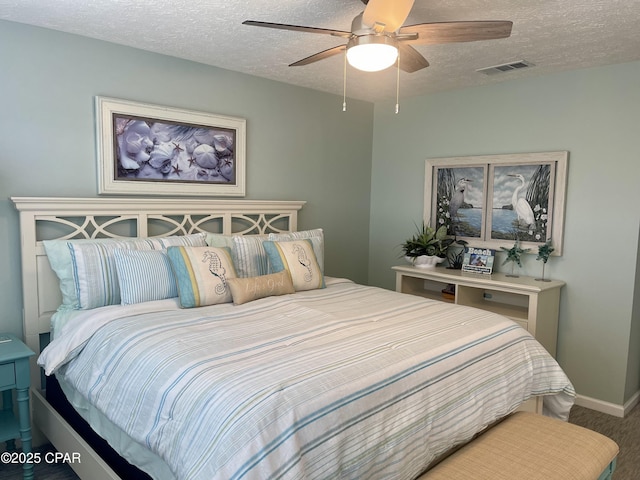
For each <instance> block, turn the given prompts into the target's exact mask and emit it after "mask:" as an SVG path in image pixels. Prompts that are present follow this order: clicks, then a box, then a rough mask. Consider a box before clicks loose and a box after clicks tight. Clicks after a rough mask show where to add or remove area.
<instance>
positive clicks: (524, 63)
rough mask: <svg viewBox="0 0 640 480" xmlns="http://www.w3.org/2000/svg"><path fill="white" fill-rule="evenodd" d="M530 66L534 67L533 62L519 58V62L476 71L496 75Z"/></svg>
mask: <svg viewBox="0 0 640 480" xmlns="http://www.w3.org/2000/svg"><path fill="white" fill-rule="evenodd" d="M528 67H533V63H531V62H527V61H525V60H518V61H517V62H511V63H503V64H502V65H495V66H493V67H486V68H480V69H478V70H476V72H480V73H484V74H485V75H496V74H498V73H505V72H511V71H513V70H522V69H523V68H528Z"/></svg>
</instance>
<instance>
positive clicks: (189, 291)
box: [167, 247, 237, 308]
mask: <svg viewBox="0 0 640 480" xmlns="http://www.w3.org/2000/svg"><path fill="white" fill-rule="evenodd" d="M167 256H168V257H169V261H170V262H171V267H172V269H173V273H174V275H175V278H176V283H177V285H178V296H179V297H180V306H181V307H182V308H192V307H202V306H204V305H214V304H216V303H229V302H231V300H232V297H231V290H230V288H229V284H228V282H227V279H229V278H235V277H236V276H237V275H236V271H235V268H234V266H233V260H232V259H231V251H230V250H229V249H228V248H215V247H169V248H168V249H167Z"/></svg>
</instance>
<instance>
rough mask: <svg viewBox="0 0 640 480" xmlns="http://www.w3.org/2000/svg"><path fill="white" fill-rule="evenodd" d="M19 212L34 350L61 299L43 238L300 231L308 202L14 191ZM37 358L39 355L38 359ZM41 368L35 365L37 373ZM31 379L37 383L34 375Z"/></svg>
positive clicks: (28, 338) (26, 324)
mask: <svg viewBox="0 0 640 480" xmlns="http://www.w3.org/2000/svg"><path fill="white" fill-rule="evenodd" d="M11 200H12V201H13V203H14V205H15V207H16V208H17V209H18V211H19V212H20V243H21V259H22V262H21V264H22V299H23V329H24V340H25V342H26V343H27V345H28V346H29V348H31V349H32V350H33V351H34V352H37V353H39V352H40V349H41V340H40V336H41V335H42V334H46V333H48V332H49V330H50V326H49V325H50V319H51V315H52V314H53V312H55V310H56V308H57V307H58V306H59V305H60V303H61V294H60V289H59V287H58V279H57V277H56V275H55V273H54V272H53V270H51V267H50V266H49V262H48V260H47V256H46V252H45V250H44V247H43V246H42V241H43V240H55V239H67V240H69V239H78V238H107V237H164V236H169V235H187V234H191V233H198V232H210V233H222V234H231V233H233V234H240V235H245V234H264V233H271V232H277V233H279V232H287V231H295V230H296V229H297V222H298V217H297V215H298V210H300V209H301V208H302V206H303V205H304V204H305V202H298V201H258V200H256V201H254V200H203V199H175V198H170V199H169V198H163V199H161V198H154V199H143V198H120V197H119V198H115V197H114V198H111V197H101V198H45V197H41V198H38V197H11ZM34 361H35V359H34ZM38 370H39V369H37V368H32V377H33V379H37V378H39V371H38ZM32 385H38V383H35V382H33V381H32Z"/></svg>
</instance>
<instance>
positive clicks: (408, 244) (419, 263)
mask: <svg viewBox="0 0 640 480" xmlns="http://www.w3.org/2000/svg"><path fill="white" fill-rule="evenodd" d="M453 242H454V240H453V238H450V237H449V236H448V235H447V227H446V226H441V227H440V228H438V229H435V228H433V227H430V226H429V225H426V224H425V223H424V222H422V224H421V225H420V226H417V225H416V233H414V234H413V236H412V237H411V238H409V239H407V240H405V242H404V243H403V244H402V253H403V256H404V257H405V259H406V260H407V261H408V262H410V263H411V264H413V265H415V266H416V267H421V268H430V267H435V266H436V265H437V264H438V263H440V262H443V261H444V260H445V259H446V258H447V250H448V248H449V246H450V245H451V244H452V243H453Z"/></svg>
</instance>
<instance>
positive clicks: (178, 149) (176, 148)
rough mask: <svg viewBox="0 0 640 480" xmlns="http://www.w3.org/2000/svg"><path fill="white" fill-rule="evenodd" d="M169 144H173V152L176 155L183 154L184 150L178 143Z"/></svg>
mask: <svg viewBox="0 0 640 480" xmlns="http://www.w3.org/2000/svg"><path fill="white" fill-rule="evenodd" d="M171 143H173V150H174V151H175V152H178V153H180V152H184V148H182V147H181V146H180V144H179V143H176V142H171Z"/></svg>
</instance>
